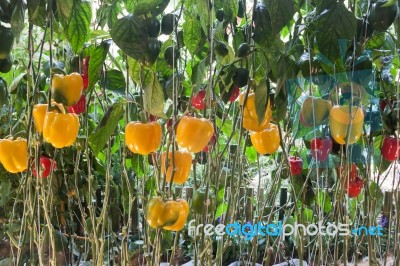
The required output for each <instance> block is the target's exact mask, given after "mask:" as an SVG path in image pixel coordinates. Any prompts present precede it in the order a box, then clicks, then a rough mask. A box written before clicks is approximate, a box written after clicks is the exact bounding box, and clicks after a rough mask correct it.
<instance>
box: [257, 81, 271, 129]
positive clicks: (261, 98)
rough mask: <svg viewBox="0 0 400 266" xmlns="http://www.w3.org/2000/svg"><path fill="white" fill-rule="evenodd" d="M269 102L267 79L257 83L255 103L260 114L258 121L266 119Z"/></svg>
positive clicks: (258, 114)
mask: <svg viewBox="0 0 400 266" xmlns="http://www.w3.org/2000/svg"><path fill="white" fill-rule="evenodd" d="M267 103H268V88H267V84H266V81H265V80H261V81H260V83H259V84H258V85H257V88H256V91H255V105H256V113H257V116H258V123H259V124H261V122H262V121H263V120H264V117H265V110H266V109H267Z"/></svg>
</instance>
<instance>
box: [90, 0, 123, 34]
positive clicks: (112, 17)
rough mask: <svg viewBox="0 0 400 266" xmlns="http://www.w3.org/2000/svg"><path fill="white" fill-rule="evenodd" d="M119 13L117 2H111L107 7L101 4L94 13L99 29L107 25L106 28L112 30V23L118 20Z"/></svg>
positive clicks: (120, 8) (119, 5)
mask: <svg viewBox="0 0 400 266" xmlns="http://www.w3.org/2000/svg"><path fill="white" fill-rule="evenodd" d="M121 12H122V7H121V3H120V2H119V1H113V2H112V3H111V4H109V5H108V4H106V3H103V4H102V5H101V6H100V7H99V9H97V12H96V17H97V19H98V21H99V22H98V23H99V27H101V28H104V26H105V25H106V24H107V25H108V28H110V29H112V27H113V26H114V23H115V22H116V21H117V19H118V14H120V13H121Z"/></svg>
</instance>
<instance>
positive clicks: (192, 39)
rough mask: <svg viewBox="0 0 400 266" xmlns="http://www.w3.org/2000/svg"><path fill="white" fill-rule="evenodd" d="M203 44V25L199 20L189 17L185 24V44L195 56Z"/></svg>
mask: <svg viewBox="0 0 400 266" xmlns="http://www.w3.org/2000/svg"><path fill="white" fill-rule="evenodd" d="M200 42H201V24H200V22H199V20H197V19H195V18H192V17H189V18H187V20H186V21H185V23H184V24H183V43H184V44H185V46H186V48H187V49H188V51H189V52H190V53H191V54H192V55H193V54H195V52H196V50H197V49H198V48H199V45H200Z"/></svg>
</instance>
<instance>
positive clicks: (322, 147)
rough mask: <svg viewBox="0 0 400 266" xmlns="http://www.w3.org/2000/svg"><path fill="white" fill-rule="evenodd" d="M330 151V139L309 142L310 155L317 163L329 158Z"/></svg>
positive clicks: (317, 139)
mask: <svg viewBox="0 0 400 266" xmlns="http://www.w3.org/2000/svg"><path fill="white" fill-rule="evenodd" d="M331 150H332V139H331V138H329V137H324V138H313V139H312V140H311V155H312V157H313V158H314V159H315V160H317V161H319V162H323V161H326V160H327V159H328V157H329V153H330V152H331Z"/></svg>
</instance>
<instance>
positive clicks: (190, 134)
mask: <svg viewBox="0 0 400 266" xmlns="http://www.w3.org/2000/svg"><path fill="white" fill-rule="evenodd" d="M213 135H214V126H213V124H212V123H211V122H210V121H209V120H208V119H205V118H196V117H191V116H184V117H182V118H181V120H180V121H179V123H178V127H177V128H176V141H177V143H178V145H179V146H180V147H182V148H186V149H187V150H188V151H190V152H194V153H197V152H200V151H201V150H203V149H204V147H205V146H207V144H208V142H209V141H210V139H211V137H212V136H213Z"/></svg>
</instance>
